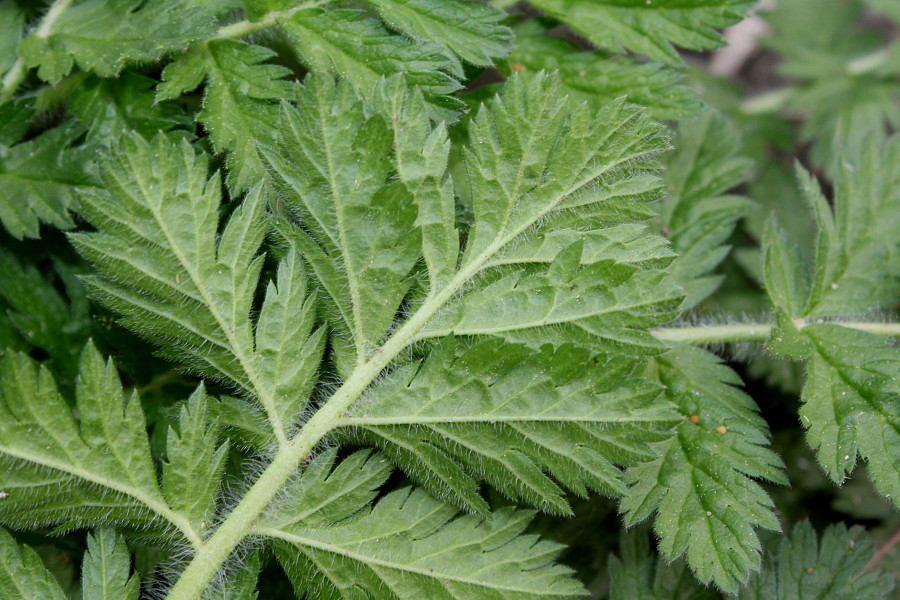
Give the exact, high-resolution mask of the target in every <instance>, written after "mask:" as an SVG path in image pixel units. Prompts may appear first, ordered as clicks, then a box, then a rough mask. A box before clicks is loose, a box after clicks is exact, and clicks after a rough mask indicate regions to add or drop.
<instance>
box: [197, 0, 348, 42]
mask: <svg viewBox="0 0 900 600" xmlns="http://www.w3.org/2000/svg"><path fill="white" fill-rule="evenodd" d="M330 2H331V0H312V1H311V2H302V3H300V4H295V5H293V6H291V7H289V8H285V9H284V10H273V11H272V12H268V13H266V14H265V16H263V17H262V18H261V19H260V20H258V21H249V20H245V21H238V22H237V23H232V24H231V25H226V26H224V27H222V28H221V29H219V31H218V32H216V35H215V36H213V38H212V39H216V38H220V39H234V38H240V37H244V36H246V35H250V34H253V33H256V32H258V31H262V30H264V29H269V28H270V27H275V26H276V25H278V20H279V19H289V18H291V16H293V15H294V13H297V12H299V11H301V10H303V9H305V8H315V7H317V6H324V5H326V4H328V3H330Z"/></svg>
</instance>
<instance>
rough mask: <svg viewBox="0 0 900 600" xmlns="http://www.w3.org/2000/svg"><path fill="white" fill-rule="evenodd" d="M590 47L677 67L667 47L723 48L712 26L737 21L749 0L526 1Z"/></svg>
mask: <svg viewBox="0 0 900 600" xmlns="http://www.w3.org/2000/svg"><path fill="white" fill-rule="evenodd" d="M530 2H531V4H533V5H534V6H535V7H536V8H539V9H540V10H542V11H544V12H546V13H547V14H548V15H550V16H552V17H553V18H555V19H558V20H560V21H562V22H563V23H565V24H567V25H569V26H570V27H572V28H573V29H575V30H576V31H577V32H579V33H581V34H582V35H584V36H585V37H586V38H587V39H588V40H590V41H591V42H592V43H594V44H596V45H598V46H601V47H603V48H609V49H611V50H614V51H618V52H622V51H624V50H629V51H631V52H636V53H638V54H644V55H646V56H647V57H648V58H650V59H653V60H657V61H662V62H668V63H675V64H677V63H680V62H681V59H680V58H679V57H678V53H677V52H676V51H675V48H673V45H678V46H681V47H683V48H688V49H690V50H709V49H712V48H718V47H719V46H722V45H724V40H723V39H722V37H721V36H720V35H719V34H718V33H717V32H716V31H714V29H713V28H723V27H728V26H729V25H734V24H735V23H737V22H738V21H740V20H741V19H742V18H743V17H744V15H745V14H746V12H747V11H748V10H750V8H751V7H752V6H753V4H754V2H752V1H750V0H674V1H673V0H651V1H650V2H647V0H530Z"/></svg>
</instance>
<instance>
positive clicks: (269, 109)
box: [157, 39, 293, 193]
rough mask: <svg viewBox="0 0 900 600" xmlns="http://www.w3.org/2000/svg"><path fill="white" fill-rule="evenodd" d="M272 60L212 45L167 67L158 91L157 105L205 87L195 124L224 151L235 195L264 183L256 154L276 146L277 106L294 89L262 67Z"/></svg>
mask: <svg viewBox="0 0 900 600" xmlns="http://www.w3.org/2000/svg"><path fill="white" fill-rule="evenodd" d="M274 55H275V53H274V52H273V51H272V50H270V49H268V48H265V47H263V46H257V45H254V44H246V43H244V42H240V41H237V40H227V39H221V40H210V41H209V42H208V43H206V44H202V45H198V46H195V47H194V48H192V49H191V50H190V52H188V53H187V54H185V55H184V56H181V57H179V58H178V59H177V60H175V61H174V62H172V63H170V64H169V65H168V66H167V67H166V68H165V70H164V71H163V75H162V78H163V82H162V83H161V84H160V85H159V87H158V89H157V97H158V98H159V99H161V100H171V99H173V98H177V97H178V96H180V95H181V94H183V93H185V92H188V91H190V90H193V89H194V88H196V87H197V86H198V85H200V84H201V83H202V82H203V81H204V80H206V81H207V84H206V88H205V89H204V93H203V108H202V110H201V111H200V113H199V114H198V115H197V119H198V120H199V121H200V122H201V123H203V126H204V127H205V128H206V131H207V132H208V133H209V137H210V140H211V141H212V144H213V148H215V149H216V151H218V152H225V151H228V157H227V162H226V164H227V166H228V185H229V187H230V188H231V189H232V190H233V191H234V192H236V193H237V192H242V191H246V190H247V189H249V188H250V187H251V186H252V185H253V184H254V183H256V182H257V181H259V179H260V178H261V177H262V174H263V173H264V171H263V168H262V163H261V162H260V159H259V155H258V152H257V148H258V146H259V145H260V144H270V143H272V141H273V140H274V138H275V133H276V132H275V128H274V123H275V121H276V120H277V115H278V106H277V104H276V102H277V101H280V100H284V99H287V98H289V97H290V96H291V94H292V89H293V86H292V84H291V83H289V82H287V81H284V79H283V78H284V77H285V76H287V75H289V74H290V70H288V69H287V68H285V67H282V66H280V65H274V64H268V63H266V62H265V61H267V60H269V59H271V58H272V57H273V56H274Z"/></svg>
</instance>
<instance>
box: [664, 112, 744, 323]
mask: <svg viewBox="0 0 900 600" xmlns="http://www.w3.org/2000/svg"><path fill="white" fill-rule="evenodd" d="M675 146H676V148H677V150H675V151H674V152H672V153H671V154H670V155H669V156H668V160H667V161H666V162H667V166H668V169H667V170H666V183H667V184H668V188H669V193H668V195H667V196H666V199H665V201H664V202H663V204H662V207H661V211H660V213H661V214H660V217H659V222H660V226H661V228H662V229H663V230H664V231H665V232H666V236H667V237H668V238H669V239H670V240H672V246H673V247H674V248H675V250H677V251H678V254H679V257H678V260H676V261H675V263H674V264H673V265H672V272H673V277H674V278H675V281H676V282H677V283H678V284H679V285H680V286H681V288H682V289H683V290H684V291H685V293H686V294H687V298H686V299H685V302H684V304H683V305H682V308H683V309H685V310H687V309H690V308H692V307H694V306H696V305H697V304H698V303H699V302H701V301H702V300H703V299H705V298H707V297H709V296H710V295H711V294H712V293H713V292H714V291H715V290H716V288H718V287H719V284H720V283H721V281H722V277H721V276H720V275H714V274H711V272H712V271H713V270H714V269H715V268H716V266H718V265H719V263H721V262H722V261H723V260H724V259H725V257H726V256H728V251H729V250H730V247H729V246H727V245H725V241H726V240H727V239H728V237H729V236H730V235H731V233H732V232H733V231H734V228H735V226H736V225H737V222H738V221H739V220H740V219H741V218H742V217H744V216H745V215H746V214H747V213H748V212H749V211H750V209H751V207H752V206H753V204H752V203H751V202H750V201H749V200H748V199H747V198H744V197H742V196H737V195H732V194H726V193H725V192H727V191H728V190H730V189H732V188H735V187H737V186H738V185H740V184H741V183H742V182H743V181H744V179H746V177H747V174H748V172H749V170H750V166H751V162H750V159H748V158H746V157H743V156H740V154H739V152H740V148H741V139H740V135H739V134H738V132H737V130H736V129H735V127H734V125H733V124H732V123H731V122H730V121H728V120H727V119H726V118H725V117H723V116H721V115H715V114H711V115H704V116H702V117H699V118H697V119H695V120H692V121H685V122H684V123H683V124H682V125H681V126H680V127H679V129H678V137H677V138H676V140H675Z"/></svg>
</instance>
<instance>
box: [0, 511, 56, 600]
mask: <svg viewBox="0 0 900 600" xmlns="http://www.w3.org/2000/svg"><path fill="white" fill-rule="evenodd" d="M0 595H2V596H3V597H4V598H8V599H9V600H29V599H34V598H41V599H42V600H66V595H65V594H64V593H63V591H62V589H61V588H60V587H59V584H58V583H57V582H56V578H55V577H53V574H52V573H50V571H48V570H47V569H46V567H44V564H43V563H42V562H41V557H40V556H38V555H37V553H36V552H35V551H34V550H32V549H31V548H30V547H28V546H26V545H24V544H22V545H21V546H20V545H19V544H17V543H16V540H14V539H13V537H12V536H11V535H9V533H7V532H6V530H5V529H3V528H0Z"/></svg>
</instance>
